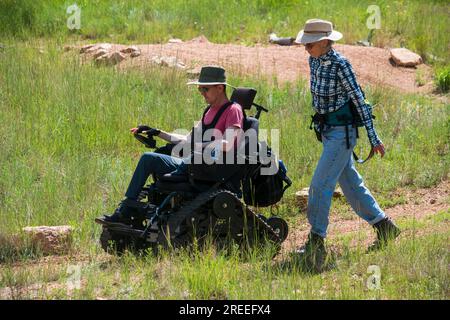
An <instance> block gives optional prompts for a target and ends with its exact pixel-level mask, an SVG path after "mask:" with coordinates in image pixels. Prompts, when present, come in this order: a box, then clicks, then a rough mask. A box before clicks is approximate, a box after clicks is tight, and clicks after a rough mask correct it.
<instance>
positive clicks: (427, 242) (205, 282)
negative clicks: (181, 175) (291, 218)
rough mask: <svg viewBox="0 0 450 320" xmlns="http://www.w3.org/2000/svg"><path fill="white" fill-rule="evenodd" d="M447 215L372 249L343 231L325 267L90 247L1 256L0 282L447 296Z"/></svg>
mask: <svg viewBox="0 0 450 320" xmlns="http://www.w3.org/2000/svg"><path fill="white" fill-rule="evenodd" d="M449 218H450V212H449V211H447V212H445V211H442V212H439V213H437V214H435V215H433V216H432V217H430V218H426V219H422V220H415V219H414V218H412V217H408V218H406V219H402V220H400V222H399V224H400V227H401V228H402V229H403V231H404V233H410V234H411V233H414V232H417V231H419V230H421V231H425V232H424V233H423V234H421V235H420V236H418V237H410V236H408V237H401V238H400V239H399V240H398V241H397V242H396V243H395V244H392V245H389V246H388V247H387V248H386V249H385V250H384V251H381V252H376V253H371V254H364V252H363V250H362V248H360V247H357V248H355V247H350V246H349V241H348V237H347V238H345V237H344V236H341V237H338V238H337V239H335V243H334V245H337V246H339V247H340V249H341V250H340V251H341V252H340V253H339V254H338V257H337V260H336V265H335V267H334V268H332V269H331V270H329V271H327V272H324V273H322V274H310V273H305V272H304V271H302V270H301V269H298V268H296V267H295V264H293V263H291V262H292V260H290V258H289V257H284V258H285V260H283V261H279V262H271V261H270V258H269V255H268V254H267V255H265V254H264V252H256V253H255V252H250V253H248V254H247V255H244V256H243V255H241V254H239V253H238V251H236V250H233V249H231V251H229V252H228V254H224V253H223V252H216V251H215V250H214V249H213V248H212V247H208V248H206V249H205V250H204V251H202V252H199V251H196V252H194V253H193V254H192V253H190V254H188V253H187V252H183V251H181V252H178V253H176V254H165V255H163V256H160V257H154V256H151V255H149V256H143V257H137V256H134V255H132V254H126V255H124V256H122V257H120V258H117V257H109V258H107V259H105V257H104V256H102V255H98V254H92V255H91V256H89V257H88V259H87V260H86V261H84V262H82V263H81V262H77V261H74V260H71V259H68V260H66V261H63V262H61V263H59V264H57V265H54V264H53V265H52V264H45V263H43V264H42V267H40V268H38V269H37V268H36V267H33V265H32V264H27V265H22V266H17V265H12V264H4V265H2V266H1V267H0V275H1V278H0V279H1V280H0V288H2V287H3V288H6V287H8V288H11V289H12V290H10V291H7V293H9V295H7V296H6V297H5V296H3V298H14V299H24V298H41V299H42V298H43V299H55V298H56V299H68V298H78V299H96V298H110V299H318V298H319V299H448V296H449V293H450V282H449V271H448V263H449V255H448V248H447V245H448V240H449V236H450V234H449V232H448V223H449ZM354 237H355V235H354V234H353V238H354ZM370 266H376V267H377V268H379V271H380V283H379V284H380V286H379V287H378V288H375V289H371V288H370V287H368V285H367V283H368V281H369V277H370V276H372V275H373V274H374V271H371V269H370V268H369V267H370ZM74 267H79V270H80V272H79V275H80V278H79V280H80V288H79V289H76V288H75V289H73V290H71V291H68V290H67V282H68V281H72V278H71V277H72V273H71V272H70V270H72V268H74ZM69 268H71V269H69ZM372 268H373V267H372ZM77 279H78V278H77ZM4 290H5V289H4ZM3 292H5V291H3Z"/></svg>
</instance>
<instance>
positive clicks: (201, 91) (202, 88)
mask: <svg viewBox="0 0 450 320" xmlns="http://www.w3.org/2000/svg"><path fill="white" fill-rule="evenodd" d="M209 89H211V88H208V87H198V91H200V93H206V92H208V91H209Z"/></svg>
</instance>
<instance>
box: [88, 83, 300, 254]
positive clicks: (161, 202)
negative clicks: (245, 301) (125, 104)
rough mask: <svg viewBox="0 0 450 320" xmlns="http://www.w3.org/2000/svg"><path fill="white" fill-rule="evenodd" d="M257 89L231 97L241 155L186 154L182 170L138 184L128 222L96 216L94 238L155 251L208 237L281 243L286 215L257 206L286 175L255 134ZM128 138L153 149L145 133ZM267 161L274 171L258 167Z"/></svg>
mask: <svg viewBox="0 0 450 320" xmlns="http://www.w3.org/2000/svg"><path fill="white" fill-rule="evenodd" d="M256 93H257V92H256V90H254V89H252V88H235V89H234V91H233V94H232V96H231V98H230V101H233V102H236V103H238V104H239V105H241V107H242V108H243V112H244V126H243V127H244V128H243V129H244V132H245V133H246V134H245V135H244V138H243V139H242V143H240V148H243V149H241V151H242V152H238V155H239V156H240V157H241V159H239V160H238V159H236V158H235V159H234V160H235V161H234V162H233V163H232V164H228V163H213V164H206V163H203V162H201V163H197V162H195V161H191V164H188V165H187V174H185V175H174V174H165V175H159V176H158V175H153V183H151V184H149V185H147V186H145V187H144V188H143V190H142V192H141V194H140V196H139V198H138V201H132V200H129V203H127V205H128V206H129V207H132V208H133V212H134V214H132V215H131V217H130V218H129V219H128V220H127V221H124V222H121V223H109V222H106V221H104V220H101V219H96V222H97V223H99V224H101V225H102V233H101V236H100V243H101V246H102V248H103V249H104V250H105V251H107V252H111V251H114V252H116V253H122V252H123V251H124V250H126V249H131V250H139V251H142V250H147V249H150V250H151V251H153V252H154V253H157V252H158V250H159V249H160V248H173V249H177V248H186V247H189V246H192V245H193V244H194V243H196V244H197V245H202V244H203V243H205V241H207V239H210V240H211V239H212V240H213V242H214V243H215V244H219V245H226V244H228V243H230V242H231V241H234V242H235V243H237V244H238V245H240V246H241V245H250V246H254V245H260V244H263V243H267V242H271V243H273V244H275V245H276V246H280V245H281V243H282V242H283V241H284V240H285V239H286V238H287V235H288V225H287V223H286V221H285V220H284V219H282V218H280V217H277V216H272V217H269V218H267V217H265V216H263V215H262V214H258V213H257V210H258V208H260V207H267V206H271V205H274V204H276V203H277V202H279V201H280V200H281V198H282V197H283V194H284V192H285V190H286V189H287V188H288V187H289V186H290V185H291V180H290V179H289V178H288V176H287V174H286V171H287V170H286V167H285V166H284V164H283V162H282V161H281V160H277V159H276V158H275V157H274V155H272V151H271V149H270V147H269V146H267V144H266V143H265V142H264V141H259V140H258V132H259V128H258V127H259V117H260V115H261V113H262V112H268V110H267V109H266V108H264V107H263V106H261V105H258V104H256V103H254V98H255V96H256ZM252 106H254V107H255V108H256V110H257V112H256V114H255V116H253V117H251V116H247V115H246V114H245V110H250V109H251V108H252ZM248 132H251V133H252V134H253V137H254V138H256V143H254V145H256V148H252V147H251V144H252V141H251V140H252V138H251V137H252V136H251V135H247V133H248ZM135 138H136V139H138V140H139V141H140V142H142V143H143V144H145V146H146V147H149V148H156V141H155V139H154V137H153V136H152V135H151V133H148V132H143V133H141V134H135ZM253 142H255V141H253ZM173 147H174V145H173V144H170V143H169V144H167V145H165V146H163V147H160V148H156V150H155V151H154V152H158V153H165V154H171V151H172V149H173ZM194 156H195V154H194V152H192V154H191V157H194ZM271 165H275V167H276V170H275V171H274V172H272V173H271V174H263V170H264V168H268V167H269V166H271Z"/></svg>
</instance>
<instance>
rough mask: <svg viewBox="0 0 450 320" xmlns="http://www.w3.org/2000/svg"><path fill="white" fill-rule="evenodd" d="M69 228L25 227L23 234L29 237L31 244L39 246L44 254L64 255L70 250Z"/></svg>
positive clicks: (70, 231) (70, 237)
mask: <svg viewBox="0 0 450 320" xmlns="http://www.w3.org/2000/svg"><path fill="white" fill-rule="evenodd" d="M72 231H73V229H72V227H71V226H52V227H49V226H38V227H25V228H23V232H25V234H27V235H28V236H30V238H31V241H32V242H33V244H36V245H38V246H39V248H40V249H41V250H42V252H43V253H44V254H64V253H66V252H67V251H68V250H69V249H70V245H71V241H72Z"/></svg>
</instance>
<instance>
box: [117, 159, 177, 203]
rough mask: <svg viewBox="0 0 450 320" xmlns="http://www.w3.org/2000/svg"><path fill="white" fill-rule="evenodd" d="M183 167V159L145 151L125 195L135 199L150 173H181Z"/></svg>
mask: <svg viewBox="0 0 450 320" xmlns="http://www.w3.org/2000/svg"><path fill="white" fill-rule="evenodd" d="M183 169H185V165H184V161H183V159H180V158H175V157H171V156H168V155H165V154H160V153H154V152H145V153H144V154H143V155H142V156H141V159H140V160H139V162H138V164H137V166H136V170H135V171H134V174H133V178H131V181H130V185H129V186H128V190H127V192H126V193H125V196H126V197H127V198H129V199H133V200H136V199H137V198H138V196H139V193H140V192H141V190H142V188H143V187H144V185H145V182H146V181H147V179H148V177H149V176H150V175H151V174H154V173H155V174H166V173H171V172H172V171H175V170H177V172H179V173H182V171H184V170H183Z"/></svg>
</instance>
